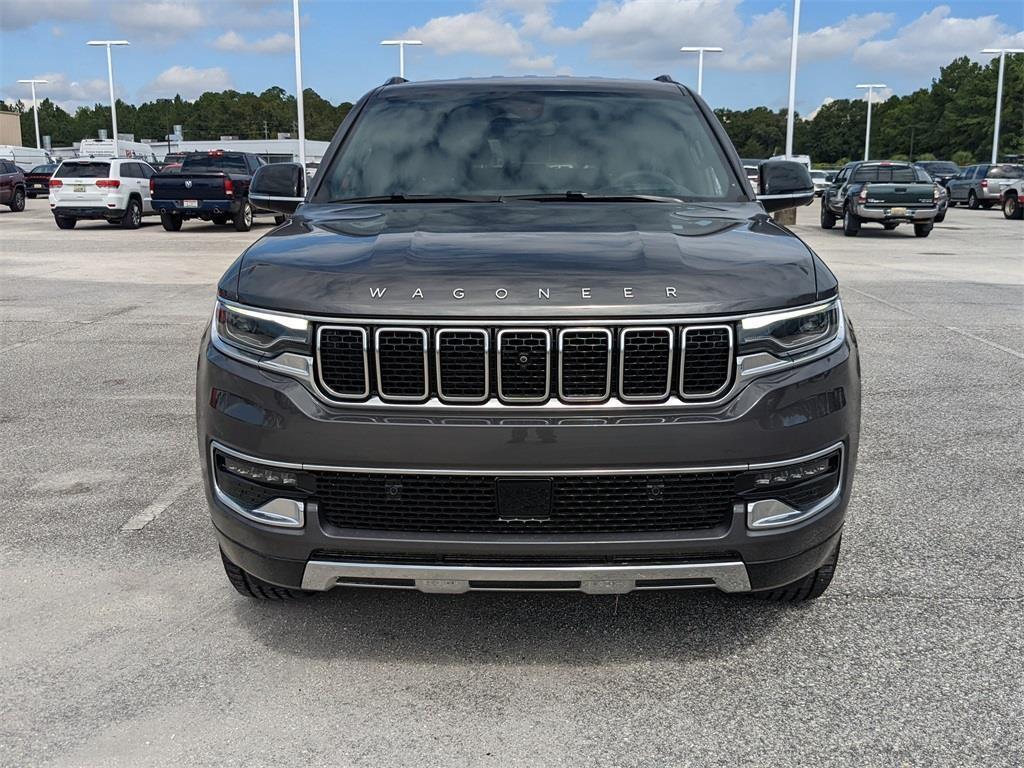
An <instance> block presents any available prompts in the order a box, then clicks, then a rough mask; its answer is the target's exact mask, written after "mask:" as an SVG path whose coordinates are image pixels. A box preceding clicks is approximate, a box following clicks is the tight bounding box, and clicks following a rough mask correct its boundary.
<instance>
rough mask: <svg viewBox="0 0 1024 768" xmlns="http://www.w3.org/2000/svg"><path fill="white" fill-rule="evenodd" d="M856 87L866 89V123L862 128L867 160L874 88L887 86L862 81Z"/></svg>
mask: <svg viewBox="0 0 1024 768" xmlns="http://www.w3.org/2000/svg"><path fill="white" fill-rule="evenodd" d="M857 87H858V88H867V89H868V125H867V128H866V129H865V130H864V160H865V161H866V160H868V152H869V151H870V150H871V102H872V101H873V100H874V98H873V97H874V93H875V88H888V86H887V85H886V84H885V83H862V84H861V85H858V86H857Z"/></svg>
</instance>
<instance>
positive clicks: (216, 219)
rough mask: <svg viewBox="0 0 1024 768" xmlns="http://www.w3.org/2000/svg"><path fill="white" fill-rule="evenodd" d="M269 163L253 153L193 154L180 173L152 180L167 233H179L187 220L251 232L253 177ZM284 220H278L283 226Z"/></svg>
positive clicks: (151, 188) (155, 201)
mask: <svg viewBox="0 0 1024 768" xmlns="http://www.w3.org/2000/svg"><path fill="white" fill-rule="evenodd" d="M264 165H266V162H265V161H264V160H263V158H261V157H260V156H259V155H254V154H252V153H250V152H224V151H223V150H215V151H213V152H193V153H191V154H188V155H186V156H185V158H184V160H182V164H181V170H180V171H178V172H177V173H160V174H157V175H156V176H153V177H152V178H151V179H150V180H149V191H150V197H151V198H152V199H153V209H154V210H156V211H158V212H159V213H160V221H161V223H162V224H163V225H164V229H166V230H167V231H168V232H177V231H178V230H180V229H181V225H182V222H184V221H185V220H186V219H202V220H203V221H212V222H213V223H214V224H220V225H224V224H227V223H228V221H229V220H230V221H231V222H232V223H233V224H234V225H235V230H236V231H238V232H248V231H249V230H250V229H251V228H252V217H253V215H254V214H261V213H269V212H267V211H257V210H254V208H253V206H252V203H251V202H250V201H249V183H250V182H251V181H252V175H253V174H254V173H256V171H257V170H258V169H259V168H261V167H262V166H264ZM284 220H285V217H284V216H275V221H276V222H277V223H278V224H280V223H283V222H284Z"/></svg>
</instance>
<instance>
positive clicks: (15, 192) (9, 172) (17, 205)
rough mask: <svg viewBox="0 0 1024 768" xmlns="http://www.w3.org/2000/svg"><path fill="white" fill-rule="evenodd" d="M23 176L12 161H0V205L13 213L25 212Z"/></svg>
mask: <svg viewBox="0 0 1024 768" xmlns="http://www.w3.org/2000/svg"><path fill="white" fill-rule="evenodd" d="M25 195H26V190H25V174H24V173H23V172H22V170H21V168H19V167H18V166H17V165H15V164H14V161H13V160H0V205H6V206H7V207H8V208H10V209H11V210H12V211H14V212H16V213H17V212H20V211H24V210H25Z"/></svg>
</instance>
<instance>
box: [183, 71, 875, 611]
mask: <svg viewBox="0 0 1024 768" xmlns="http://www.w3.org/2000/svg"><path fill="white" fill-rule="evenodd" d="M759 187H760V190H759V191H760V194H759V195H755V193H754V191H753V190H752V189H751V187H750V184H749V182H748V180H747V176H746V175H745V173H744V170H743V166H742V164H741V163H740V159H739V157H738V156H737V154H736V151H735V150H734V148H733V146H732V144H731V142H730V141H729V139H728V137H727V136H726V134H725V132H724V131H723V129H722V126H721V125H720V124H719V122H718V120H716V118H715V117H714V115H713V114H712V112H711V111H710V109H709V108H708V107H707V105H706V104H705V103H704V102H703V101H702V100H701V98H700V97H699V96H696V95H695V94H693V93H692V92H691V91H689V90H688V89H687V88H685V87H683V86H681V85H679V84H677V83H675V82H672V81H671V80H670V79H668V78H667V77H662V78H658V79H657V81H650V82H636V81H622V80H591V79H586V80H584V79H579V80H577V79H568V78H557V79H550V80H547V79H535V78H529V79H522V80H517V79H505V78H500V79H482V80H462V81H452V82H425V83H407V82H405V81H401V80H394V81H389V83H388V84H386V85H385V86H383V87H381V88H378V89H376V90H374V91H372V92H371V93H369V94H367V95H366V96H365V97H364V98H363V99H362V100H361V101H360V102H359V103H358V104H357V105H356V107H355V108H354V109H353V110H352V111H351V113H350V115H349V116H348V117H347V118H346V120H345V122H344V123H343V124H342V125H341V127H340V128H339V129H338V131H337V133H336V135H335V137H334V139H333V141H332V143H331V145H330V147H329V148H328V150H327V153H326V155H325V157H324V161H323V163H322V164H321V165H320V169H319V172H318V173H317V175H316V178H315V179H314V180H313V181H312V183H311V184H310V185H309V189H308V190H307V189H306V175H305V173H304V171H303V169H302V168H301V167H299V166H297V165H294V164H277V165H270V166H267V167H265V168H261V169H260V170H259V171H258V172H257V173H256V175H255V177H254V178H253V182H252V188H251V190H250V196H251V198H252V200H253V202H254V204H257V205H260V206H261V207H265V208H269V209H272V210H276V211H278V212H280V213H282V214H291V219H290V220H289V222H288V223H287V224H286V225H284V226H282V227H278V228H277V229H275V230H273V231H272V232H269V233H268V234H267V235H265V236H264V237H263V238H261V239H260V240H259V241H257V242H256V243H254V244H253V245H252V246H251V247H249V248H248V249H247V250H246V251H245V252H244V253H243V254H242V256H241V257H239V259H238V260H237V261H236V262H235V263H234V264H233V265H232V266H231V267H230V268H229V269H228V271H227V273H226V274H225V275H224V277H223V278H222V279H221V281H220V284H219V286H218V291H217V300H216V307H215V310H214V315H213V319H212V322H211V323H210V326H209V328H208V329H207V331H206V333H205V335H204V337H203V339H202V346H201V350H200V356H199V370H198V380H197V393H196V397H197V411H198V435H199V449H200V452H201V455H202V464H203V469H204V477H205V484H206V491H207V496H208V500H209V504H210V507H211V510H212V514H213V522H214V525H215V527H216V530H217V537H218V540H219V543H220V547H221V551H222V555H223V560H224V565H225V568H226V570H227V574H228V577H229V578H230V580H231V582H232V583H233V584H234V586H235V587H236V588H237V589H238V590H239V591H240V592H242V593H243V594H246V595H250V596H254V597H263V598H277V599H280V598H290V597H298V596H301V595H304V594H308V593H311V592H317V591H324V590H328V589H331V588H333V587H336V586H360V587H368V586H370V587H390V588H408V589H419V590H422V591H425V592H443V593H458V592H465V591H467V590H474V589H482V590H486V589H494V590H505V589H542V590H580V591H583V592H586V593H592V594H594V593H616V594H617V593H623V592H628V591H630V590H633V589H681V588H694V587H717V588H718V589H720V590H722V591H725V592H735V593H743V592H756V593H759V594H761V595H763V596H767V597H770V598H773V599H778V600H791V601H796V600H805V599H808V598H814V597H817V596H818V595H820V594H821V593H822V592H823V591H824V590H825V588H826V587H827V586H828V584H829V582H830V581H831V579H832V574H833V571H834V569H835V567H836V563H837V558H838V553H839V541H840V534H841V531H842V527H843V519H844V515H845V512H846V507H847V503H848V500H849V498H850V488H851V482H852V479H853V472H854V465H855V461H856V456H857V441H858V432H859V424H860V373H859V364H858V359H857V351H856V344H855V341H854V336H853V331H852V328H851V327H850V325H849V323H848V321H847V319H846V317H845V315H844V313H843V308H842V305H841V303H840V299H839V292H838V286H837V283H836V279H835V277H834V276H833V275H832V273H831V272H830V271H829V270H828V268H827V267H826V266H825V264H824V263H823V262H822V261H821V260H820V259H819V258H818V257H817V256H816V255H815V254H814V252H813V251H811V249H810V248H808V247H807V245H805V244H804V243H803V242H802V241H801V240H800V239H799V238H797V237H796V236H795V235H793V234H792V233H791V232H790V231H788V230H787V229H785V228H784V227H781V226H779V225H778V224H776V223H775V222H773V221H772V219H771V218H770V217H769V216H768V215H767V214H766V211H767V210H774V209H778V208H782V207H793V206H798V205H803V204H805V203H807V202H808V201H809V200H811V199H812V198H813V194H814V190H813V185H812V183H811V180H810V177H809V175H808V173H807V171H806V169H805V168H803V167H802V166H801V165H799V164H798V163H793V162H786V161H769V162H765V163H763V164H761V165H760V168H759Z"/></svg>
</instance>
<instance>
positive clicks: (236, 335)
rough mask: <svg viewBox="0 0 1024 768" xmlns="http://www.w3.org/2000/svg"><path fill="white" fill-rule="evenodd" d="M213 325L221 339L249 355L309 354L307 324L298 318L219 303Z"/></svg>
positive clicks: (309, 336) (309, 335)
mask: <svg viewBox="0 0 1024 768" xmlns="http://www.w3.org/2000/svg"><path fill="white" fill-rule="evenodd" d="M214 322H215V325H216V328H217V335H218V336H220V338H221V339H223V340H224V341H226V342H228V343H230V344H233V345H235V346H236V347H240V348H242V349H244V350H246V351H249V352H254V353H256V354H259V355H276V354H279V353H281V352H299V353H301V354H304V355H308V354H310V353H311V346H312V345H311V341H310V339H311V337H312V334H311V332H310V328H309V322H308V321H306V320H303V319H302V318H301V317H292V316H290V315H279V314H277V313H274V312H263V311H261V310H258V309H249V308H248V307H235V306H231V305H230V304H225V303H223V302H220V301H218V302H217V309H216V312H215V315H214Z"/></svg>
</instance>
